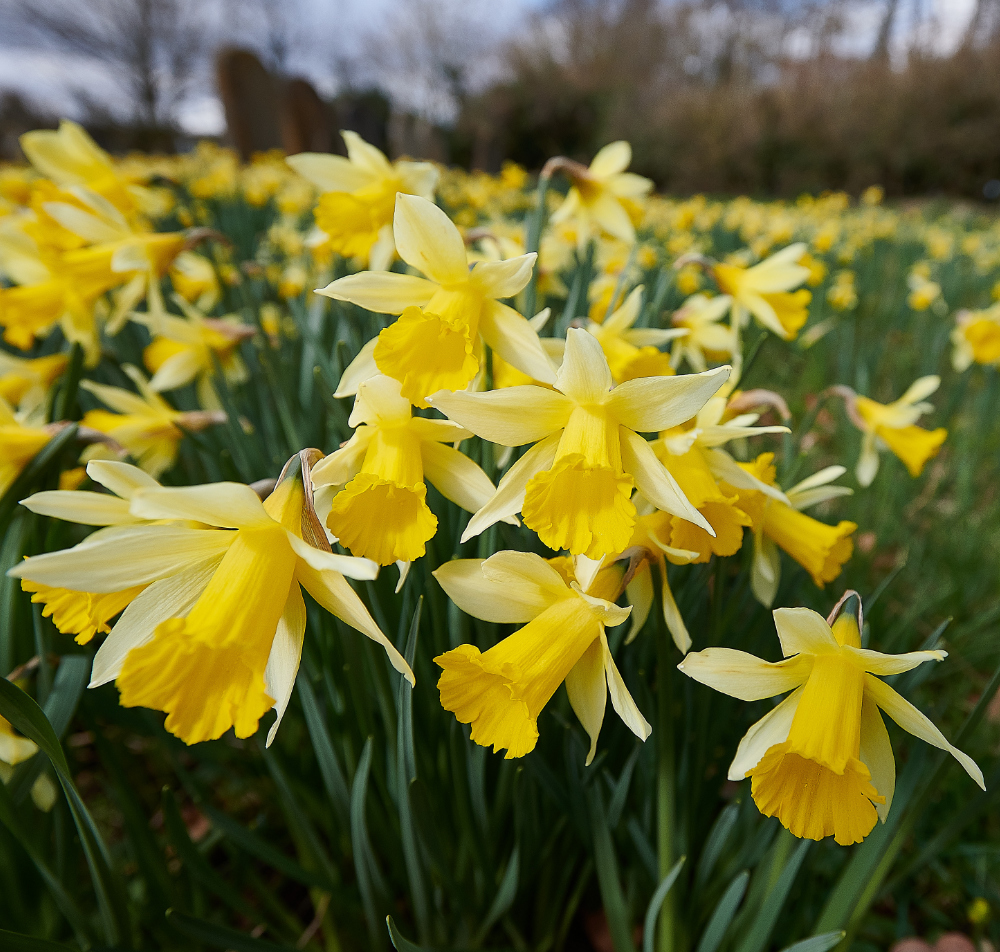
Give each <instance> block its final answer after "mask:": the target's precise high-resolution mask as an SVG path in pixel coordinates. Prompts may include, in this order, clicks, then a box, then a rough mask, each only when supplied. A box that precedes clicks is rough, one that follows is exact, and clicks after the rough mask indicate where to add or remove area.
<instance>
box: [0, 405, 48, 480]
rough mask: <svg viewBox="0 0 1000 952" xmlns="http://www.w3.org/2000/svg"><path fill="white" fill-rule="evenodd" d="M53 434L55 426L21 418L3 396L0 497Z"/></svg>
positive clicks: (1, 408)
mask: <svg viewBox="0 0 1000 952" xmlns="http://www.w3.org/2000/svg"><path fill="white" fill-rule="evenodd" d="M53 435H54V432H53V429H52V428H51V427H46V426H36V425H32V424H31V423H30V422H26V421H22V419H19V418H18V416H17V415H16V414H15V413H14V410H13V408H12V407H11V406H10V404H9V403H7V401H6V400H4V399H3V398H2V397H0V497H2V496H3V495H4V493H6V492H7V490H8V489H10V487H11V486H12V485H13V483H14V480H15V479H17V477H18V476H20V475H21V471H22V470H23V469H24V467H25V466H27V465H28V463H30V462H31V461H32V460H33V459H34V458H35V457H36V456H37V455H38V453H39V451H40V450H41V449H42V447H43V446H45V445H46V444H47V443H48V442H49V440H51V439H52V437H53Z"/></svg>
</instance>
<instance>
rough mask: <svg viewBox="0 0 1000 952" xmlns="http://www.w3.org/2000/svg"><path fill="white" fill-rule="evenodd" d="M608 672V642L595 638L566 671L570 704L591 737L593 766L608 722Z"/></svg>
mask: <svg viewBox="0 0 1000 952" xmlns="http://www.w3.org/2000/svg"><path fill="white" fill-rule="evenodd" d="M605 678H606V675H605V673H604V646H603V645H602V644H601V642H600V639H598V638H595V639H594V640H593V642H591V645H590V647H589V648H587V650H586V651H585V652H584V653H583V656H582V657H581V658H580V660H579V661H577V663H576V664H575V665H573V667H572V668H571V669H570V672H569V674H568V675H566V693H567V694H568V695H569V703H570V707H572V708H573V713H574V714H576V716H577V718H578V719H579V721H580V723H581V724H582V725H583V729H584V730H585V731H586V732H587V735H588V736H589V737H590V750H588V751H587V760H586V766H588V767H589V766H590V763H591V761H592V760H593V759H594V754H596V753H597V738H598V737H599V736H600V733H601V726H602V725H603V724H604V710H605V707H606V706H607V702H608V689H607V684H606V680H605Z"/></svg>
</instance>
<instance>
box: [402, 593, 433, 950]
mask: <svg viewBox="0 0 1000 952" xmlns="http://www.w3.org/2000/svg"><path fill="white" fill-rule="evenodd" d="M423 604H424V599H423V596H422V595H421V596H420V598H419V599H417V607H416V610H415V611H414V612H413V620H412V621H411V622H410V632H409V634H408V636H407V639H406V647H405V656H406V661H407V664H409V665H410V666H411V667H412V665H413V659H414V657H415V656H416V651H417V636H418V633H419V629H420V612H421V609H422V607H423ZM396 710H397V724H396V803H397V808H398V810H399V831H400V839H401V841H402V843H401V845H402V848H403V861H404V863H405V864H406V877H407V879H408V880H409V883H410V896H411V898H412V900H413V915H414V917H415V918H416V920H417V932H418V933H419V935H420V938H421V939H422V940H426V939H427V937H428V936H429V935H430V928H431V923H430V911H429V909H428V906H427V887H426V885H425V884H424V877H423V871H422V869H421V863H420V854H419V852H418V849H417V837H416V833H415V832H414V828H413V811H412V810H411V808H410V784H411V783H412V781H413V780H415V779H416V776H417V770H416V752H415V751H414V747H413V687H412V685H411V684H410V682H409V681H407V680H406V678H403V677H401V678H400V679H399V687H398V689H397V693H396Z"/></svg>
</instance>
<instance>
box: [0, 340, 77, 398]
mask: <svg viewBox="0 0 1000 952" xmlns="http://www.w3.org/2000/svg"><path fill="white" fill-rule="evenodd" d="M68 361H69V357H68V356H67V355H66V354H49V355H48V356H47V357H34V358H32V359H25V358H23V357H15V356H14V355H13V354H8V353H5V352H3V351H0V398H2V399H4V400H6V401H7V403H9V404H10V405H11V406H15V407H16V406H21V405H22V404H23V405H26V407H27V408H28V409H30V408H31V407H34V406H37V405H38V404H39V403H41V402H43V401H44V400H45V396H46V393H47V392H48V389H49V387H51V386H52V383H53V382H54V381H55V380H56V379H57V378H58V377H59V376H61V375H62V372H63V371H64V370H65V369H66V364H67V362H68Z"/></svg>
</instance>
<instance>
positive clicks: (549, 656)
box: [434, 552, 650, 764]
mask: <svg viewBox="0 0 1000 952" xmlns="http://www.w3.org/2000/svg"><path fill="white" fill-rule="evenodd" d="M594 568H596V565H595V564H594V563H589V562H587V560H584V561H583V562H582V563H581V562H580V560H577V561H576V563H575V564H574V563H573V561H572V560H569V559H565V558H561V559H553V560H551V561H549V562H547V561H546V560H545V559H543V558H542V557H541V556H538V555H535V554H533V553H530V552H497V553H496V554H495V555H493V556H491V557H490V558H488V559H486V560H485V561H484V560H482V559H458V560H456V561H453V562H447V563H445V564H444V565H442V566H441V567H440V568H438V569H437V570H436V571H435V572H434V577H435V578H436V579H437V580H438V581H439V582H440V583H441V587H442V588H443V589H444V590H445V592H447V594H448V597H449V598H451V600H452V601H453V602H454V603H455V604H456V605H458V607H459V608H461V609H462V611H464V612H467V613H468V614H470V615H473V616H474V617H476V618H482V619H484V620H485V621H492V622H499V623H503V624H516V625H523V626H524V627H523V628H520V629H519V630H518V631H516V632H514V634H512V635H510V636H509V637H507V638H504V639H503V640H502V641H501V642H499V643H498V644H496V645H494V646H493V647H492V648H490V649H489V650H488V651H486V652H481V651H480V650H479V649H478V648H477V647H475V646H474V645H459V646H458V647H457V648H453V649H452V650H451V651H447V652H445V653H444V654H442V655H439V656H438V657H437V658H435V659H434V661H435V663H436V664H438V665H439V666H440V667H441V668H442V669H443V670H442V673H441V677H440V679H439V680H438V690H439V691H440V693H441V705H442V707H444V708H445V710H448V711H451V712H452V713H453V714H454V715H455V716H456V717H457V718H458V720H459V721H461V722H462V723H463V724H470V725H472V739H473V740H474V741H475V742H476V743H477V744H481V745H482V746H483V747H492V748H493V751H494V753H495V752H497V751H499V750H505V751H506V753H505V754H504V757H505V758H507V759H511V758H514V757H523V756H524V755H525V754H527V753H529V752H530V751H532V750H533V749H534V747H535V744H536V743H537V741H538V716H539V714H541V712H542V709H543V708H544V707H545V705H546V704H547V703H548V702H549V700H550V699H551V698H552V695H553V694H555V692H556V690H557V689H558V688H559V685H560V684H562V683H563V682H564V681H565V682H566V691H567V693H568V695H569V700H570V704H571V705H572V707H573V710H574V712H575V713H576V716H577V717H578V718H579V719H580V723H581V724H582V725H583V727H584V729H585V730H586V731H587V734H588V735H589V736H590V750H589V751H588V753H587V763H588V764H589V763H590V762H591V761H592V760H593V759H594V753H595V752H596V750H597V738H598V735H599V734H600V730H601V725H602V724H603V722H604V710H605V706H606V704H607V696H608V693H609V692H610V694H611V704H612V705H613V707H614V709H615V710H616V711H617V712H618V715H619V716H620V717H621V719H622V720H623V721H624V722H625V724H626V725H627V726H628V727H629V729H630V730H631V731H632V732H633V733H634V734H635V735H636V736H637V737H638V738H639V739H640V740H645V739H646V738H647V737H648V736H649V734H650V727H649V724H647V723H646V720H645V718H643V716H642V714H641V713H639V709H638V708H637V707H636V705H635V702H634V701H633V700H632V696H631V695H630V694H629V692H628V688H627V687H626V686H625V682H624V681H623V680H622V677H621V675H620V674H619V672H618V668H617V667H616V666H615V662H614V659H613V658H612V657H611V651H610V649H609V647H608V641H607V637H606V635H605V633H604V630H605V627H606V626H607V627H611V628H613V627H616V626H617V625H620V624H622V623H623V622H624V621H625V620H626V619H627V618H628V614H629V609H627V608H620V607H619V606H617V605H615V604H614V601H613V599H614V598H615V596H616V595H617V589H618V586H619V583H620V579H621V574H620V572H618V571H617V570H614V569H605V570H603V571H602V572H600V573H598V574H597V576H596V578H594V577H593V576H594V571H593V570H594Z"/></svg>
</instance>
